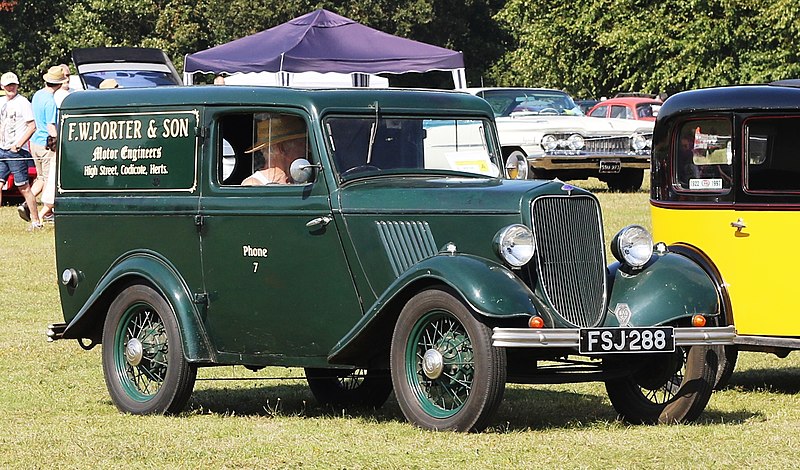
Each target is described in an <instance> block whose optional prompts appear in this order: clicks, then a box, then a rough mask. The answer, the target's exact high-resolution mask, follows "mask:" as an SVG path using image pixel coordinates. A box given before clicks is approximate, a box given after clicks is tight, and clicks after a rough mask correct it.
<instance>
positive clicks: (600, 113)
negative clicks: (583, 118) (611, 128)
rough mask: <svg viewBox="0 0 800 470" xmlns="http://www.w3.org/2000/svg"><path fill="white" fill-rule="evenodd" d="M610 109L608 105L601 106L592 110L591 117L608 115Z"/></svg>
mask: <svg viewBox="0 0 800 470" xmlns="http://www.w3.org/2000/svg"><path fill="white" fill-rule="evenodd" d="M607 111H608V106H600V107H599V108H597V109H595V110H594V111H592V114H590V115H589V116H591V117H603V118H604V117H606V112H607Z"/></svg>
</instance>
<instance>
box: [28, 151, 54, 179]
mask: <svg viewBox="0 0 800 470" xmlns="http://www.w3.org/2000/svg"><path fill="white" fill-rule="evenodd" d="M30 147H31V155H33V162H34V163H35V164H36V175H37V176H36V179H37V180H38V181H41V182H42V183H45V182H46V181H47V176H48V175H49V174H50V167H51V166H52V164H53V157H55V156H56V153H55V152H53V151H52V150H47V149H46V148H44V145H39V144H34V143H33V142H31V143H30Z"/></svg>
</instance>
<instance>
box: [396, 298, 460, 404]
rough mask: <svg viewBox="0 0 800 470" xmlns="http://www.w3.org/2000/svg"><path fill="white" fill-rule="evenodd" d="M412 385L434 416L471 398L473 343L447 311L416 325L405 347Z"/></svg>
mask: <svg viewBox="0 0 800 470" xmlns="http://www.w3.org/2000/svg"><path fill="white" fill-rule="evenodd" d="M406 354H407V360H406V364H407V366H408V367H409V369H410V370H409V371H408V373H409V374H410V376H413V377H414V382H413V384H412V387H413V388H414V391H415V393H416V395H417V397H418V399H419V400H420V404H421V405H422V406H423V408H426V409H427V411H428V412H429V413H430V414H431V415H432V416H437V417H440V418H444V417H449V416H452V415H453V414H454V413H455V412H457V411H458V410H459V409H460V408H461V407H462V406H464V403H465V402H466V401H467V398H469V394H470V391H471V390H472V382H473V380H474V377H475V363H474V361H473V356H474V353H473V350H472V343H471V342H470V340H469V336H467V333H466V330H465V329H464V327H463V326H462V325H461V324H460V323H458V321H456V319H455V318H454V317H453V316H452V315H450V314H448V313H446V312H439V311H436V312H431V313H429V314H428V316H426V317H425V318H423V319H421V320H420V322H419V323H418V324H417V328H415V330H414V331H413V332H412V338H411V339H410V341H409V342H408V348H407V349H406Z"/></svg>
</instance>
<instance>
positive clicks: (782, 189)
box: [726, 115, 800, 336]
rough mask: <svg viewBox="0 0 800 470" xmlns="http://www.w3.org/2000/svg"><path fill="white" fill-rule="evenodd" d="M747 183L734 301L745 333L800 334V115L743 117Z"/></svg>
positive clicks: (735, 232) (739, 214)
mask: <svg viewBox="0 0 800 470" xmlns="http://www.w3.org/2000/svg"><path fill="white" fill-rule="evenodd" d="M742 134H743V148H744V156H743V160H744V161H743V162H742V168H743V184H742V188H741V190H740V192H739V194H737V196H736V209H737V210H736V220H732V221H731V222H735V223H736V225H737V226H736V227H731V228H730V229H729V230H730V231H731V236H732V237H734V239H735V240H736V251H735V253H736V258H737V259H736V262H735V264H732V266H731V273H732V274H731V275H730V281H728V280H727V279H726V282H730V283H732V284H735V287H736V289H731V302H732V304H733V306H734V309H733V314H734V320H735V322H736V329H737V332H738V333H739V334H741V335H769V336H800V297H798V296H797V295H795V293H796V291H797V280H796V274H795V271H796V266H797V261H798V259H800V257H798V255H797V250H796V249H795V245H796V244H797V234H798V233H800V214H798V211H799V210H800V158H798V154H797V136H798V135H800V115H794V116H792V115H782V116H774V115H772V116H750V117H748V118H746V119H744V120H743V122H742Z"/></svg>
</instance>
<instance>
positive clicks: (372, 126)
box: [325, 116, 500, 181]
mask: <svg viewBox="0 0 800 470" xmlns="http://www.w3.org/2000/svg"><path fill="white" fill-rule="evenodd" d="M489 129H491V126H490V125H489V123H487V122H485V121H482V120H476V119H422V118H384V117H381V118H378V119H376V118H375V117H373V116H370V117H330V118H328V119H326V120H325V130H326V133H327V141H328V142H327V143H328V147H329V150H330V153H331V156H332V157H333V162H334V165H335V166H336V171H337V173H338V175H339V178H340V179H341V180H342V181H346V180H348V179H353V178H357V177H364V176H377V175H381V174H385V173H427V172H434V171H438V170H449V171H459V172H467V173H475V174H478V175H481V176H492V177H495V176H499V174H500V170H499V166H498V165H497V162H498V161H499V159H498V152H497V149H496V148H495V146H494V145H493V144H492V142H493V140H492V138H491V136H490V134H488V131H489Z"/></svg>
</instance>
